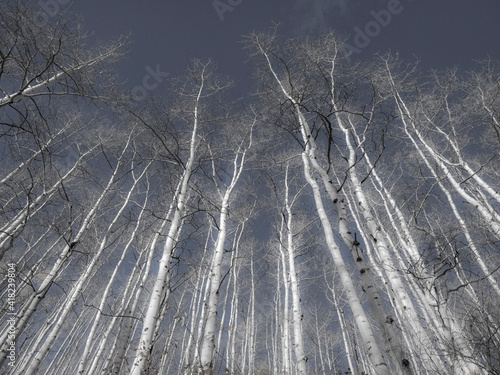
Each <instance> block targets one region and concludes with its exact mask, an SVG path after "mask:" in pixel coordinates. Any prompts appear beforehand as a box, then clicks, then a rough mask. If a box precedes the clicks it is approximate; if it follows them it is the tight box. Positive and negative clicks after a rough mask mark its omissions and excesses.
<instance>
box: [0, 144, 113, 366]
mask: <svg viewBox="0 0 500 375" xmlns="http://www.w3.org/2000/svg"><path fill="white" fill-rule="evenodd" d="M89 152H90V150H89ZM82 158H83V156H82V157H81V158H80V159H78V161H77V162H76V163H75V165H74V166H73V168H71V169H70V170H69V171H68V172H67V173H66V175H65V176H69V175H70V174H71V173H72V172H73V170H74V169H75V168H76V167H77V166H78V165H79V163H80V162H81V160H82ZM115 171H116V170H115ZM114 178H115V174H113V175H112V176H111V178H110V179H109V181H108V184H107V186H106V187H105V189H104V190H103V192H102V193H101V195H100V196H99V197H98V199H97V201H96V202H95V203H94V205H93V206H92V208H91V209H90V211H89V212H88V214H87V215H86V217H85V219H84V221H83V223H82V224H81V226H80V229H79V231H78V233H77V234H76V236H75V237H74V238H73V239H72V242H71V243H68V244H66V245H65V247H64V249H63V250H62V252H61V253H60V254H59V256H58V258H57V260H56V262H55V263H54V265H53V266H52V269H51V270H50V271H49V273H48V274H47V276H46V277H45V278H44V280H43V281H42V283H41V284H40V286H39V287H38V289H37V291H36V292H35V293H33V294H32V295H31V296H30V297H29V298H28V300H27V302H26V303H25V307H24V309H23V311H22V312H21V313H20V314H18V315H17V318H18V321H17V324H16V334H15V335H16V338H17V337H18V336H19V334H20V333H21V332H22V331H23V330H24V327H25V326H26V324H27V322H28V320H29V319H30V318H31V317H32V316H33V314H34V313H35V311H36V309H37V307H38V304H39V303H40V301H41V300H42V299H43V298H44V297H45V294H46V293H47V291H48V289H49V288H50V287H51V286H52V284H53V283H54V281H55V279H56V278H57V276H58V275H59V273H60V271H61V269H62V268H63V266H64V265H65V264H66V262H67V260H68V259H69V258H70V257H71V254H72V252H73V250H74V248H75V247H76V246H77V244H78V242H79V241H80V240H81V238H82V236H83V235H84V233H85V232H86V230H87V228H88V226H89V225H90V222H91V220H92V218H93V217H94V215H95V214H96V212H97V210H98V209H99V207H100V205H101V203H102V201H103V199H104V197H105V196H106V195H107V193H108V192H109V190H110V189H111V186H112V184H113V182H114ZM60 183H61V181H58V183H56V185H57V186H59V185H60ZM56 185H55V186H53V189H57V186H56ZM51 190H52V189H51ZM53 193H54V192H52V194H53ZM7 334H8V332H5V333H4V334H3V335H2V337H0V347H1V348H2V350H1V352H0V367H1V366H2V364H3V362H4V361H5V359H6V357H7V349H6V347H7Z"/></svg>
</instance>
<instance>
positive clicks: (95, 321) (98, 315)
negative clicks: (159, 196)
mask: <svg viewBox="0 0 500 375" xmlns="http://www.w3.org/2000/svg"><path fill="white" fill-rule="evenodd" d="M150 166H151V163H149V164H148V165H146V167H144V169H143V170H142V172H141V174H140V175H139V176H138V177H136V176H135V172H134V164H132V165H131V169H132V176H133V179H134V182H133V184H132V186H131V187H130V189H129V192H128V194H127V196H126V197H125V199H124V201H123V204H122V206H121V208H120V210H119V211H118V212H117V214H116V216H115V219H114V220H113V221H112V222H111V223H110V225H109V226H108V230H107V232H106V234H105V235H104V238H103V239H102V241H101V246H100V247H99V250H98V252H97V254H96V257H98V256H99V254H100V253H102V251H103V250H104V248H105V247H106V245H107V242H108V237H109V235H110V233H111V230H112V229H113V227H114V226H115V223H116V222H117V220H118V218H119V217H120V216H121V214H122V213H123V211H124V210H125V208H126V207H127V206H128V204H129V201H130V198H131V196H132V193H133V192H135V188H136V186H137V184H138V183H139V182H140V181H141V180H142V178H143V177H144V175H145V173H146V171H147V170H148V168H149V167H150ZM146 203H147V199H146V201H145V204H144V205H146ZM143 213H144V210H141V212H140V214H139V217H138V218H137V223H136V226H135V228H134V230H133V231H132V233H131V236H130V238H129V241H128V242H127V244H126V245H125V246H124V248H123V251H122V255H121V257H120V259H119V261H118V263H117V264H116V266H115V269H114V270H113V273H112V274H111V276H110V278H109V282H108V284H107V285H106V288H105V289H104V291H103V292H102V299H101V302H100V304H99V307H98V309H97V313H96V315H95V317H94V319H93V324H92V328H91V329H90V332H89V333H88V335H87V341H86V343H85V348H84V350H83V353H82V354H81V356H80V361H79V365H78V370H77V374H78V375H82V374H84V372H85V368H86V364H87V357H88V355H89V352H90V346H91V344H92V342H93V341H94V335H95V333H96V329H97V326H98V325H99V323H100V320H101V316H102V313H101V312H102V311H103V310H104V308H105V305H106V303H107V298H108V294H109V292H110V290H111V286H112V284H113V282H114V280H115V278H116V277H117V275H118V270H119V268H120V266H121V264H122V263H123V261H124V260H125V256H126V254H127V251H128V249H129V247H130V245H131V244H132V241H133V240H134V236H135V234H136V233H137V230H138V228H139V225H140V223H141V218H142V215H143ZM94 259H95V258H94Z"/></svg>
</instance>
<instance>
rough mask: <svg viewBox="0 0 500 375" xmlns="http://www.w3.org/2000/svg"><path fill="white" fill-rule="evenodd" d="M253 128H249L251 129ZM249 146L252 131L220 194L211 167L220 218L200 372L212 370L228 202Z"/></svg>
mask: <svg viewBox="0 0 500 375" xmlns="http://www.w3.org/2000/svg"><path fill="white" fill-rule="evenodd" d="M252 127H253V125H252ZM251 146H252V129H250V135H249V144H248V146H244V145H242V144H241V145H240V146H239V147H238V150H237V151H236V154H235V156H234V160H233V165H232V168H233V174H232V176H231V182H230V183H229V185H228V186H227V187H226V189H225V191H224V192H223V191H222V190H221V189H220V188H219V186H218V184H217V182H216V175H215V174H216V171H215V167H213V174H214V175H213V179H214V182H215V185H216V187H217V190H218V193H219V197H220V198H221V199H222V201H221V203H220V215H219V223H218V228H219V230H218V233H217V240H216V244H215V249H214V255H213V258H212V264H211V266H210V275H209V283H210V291H209V296H208V301H207V320H206V322H205V328H204V332H203V341H202V343H201V345H200V347H201V349H200V362H201V366H202V370H203V371H210V370H211V369H212V368H213V366H214V350H215V333H216V329H217V310H218V303H219V294H220V286H221V285H220V282H221V276H222V275H221V274H222V261H223V255H224V245H225V243H226V237H227V224H228V214H229V200H230V198H231V195H232V193H233V191H234V188H235V187H236V184H237V183H238V180H239V179H240V176H241V173H242V172H243V168H244V166H245V157H246V154H247V151H248V149H249V148H250V147H251Z"/></svg>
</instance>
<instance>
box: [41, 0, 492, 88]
mask: <svg viewBox="0 0 500 375" xmlns="http://www.w3.org/2000/svg"><path fill="white" fill-rule="evenodd" d="M42 1H43V0H42ZM42 1H39V2H38V5H39V6H40V4H41V3H42ZM46 1H57V0H46ZM59 1H60V2H61V3H65V2H66V0H64V1H62V0H59ZM231 4H232V5H231ZM60 7H61V9H63V8H69V9H70V10H71V11H73V12H76V13H78V14H81V15H82V16H83V18H84V20H85V24H86V29H87V30H88V31H89V32H90V33H92V34H93V37H94V38H97V39H100V40H107V39H109V38H112V37H116V36H119V35H120V34H128V33H131V34H132V40H133V44H132V45H131V46H130V53H129V54H128V56H127V57H126V59H125V60H124V61H123V62H122V63H120V65H119V71H120V77H121V78H122V79H123V80H126V81H127V83H126V85H127V86H129V88H132V87H134V86H136V85H138V84H140V83H141V81H142V79H143V77H144V76H145V75H146V74H147V67H152V68H156V67H158V66H159V69H160V70H161V71H163V72H168V73H169V74H172V75H174V76H175V75H178V74H181V73H182V72H183V71H184V69H185V67H186V61H188V60H190V59H192V58H209V57H211V58H213V60H214V61H215V62H216V63H217V64H218V66H219V71H220V73H221V74H225V75H229V76H230V77H231V78H232V79H234V80H236V81H238V82H240V83H239V84H240V86H241V88H245V87H247V85H248V83H249V82H250V77H251V74H252V71H253V66H252V64H251V63H248V62H247V60H248V58H247V55H246V52H245V51H243V50H242V48H241V47H242V45H241V43H240V41H241V38H242V36H243V35H245V34H248V33H250V32H252V31H262V30H266V29H269V28H270V27H272V25H273V23H279V24H280V25H281V31H282V34H283V36H285V37H286V36H298V35H304V34H306V33H308V34H318V33H321V32H326V31H329V30H335V31H337V32H339V33H342V34H344V35H347V36H349V43H350V45H352V46H353V47H355V48H356V50H358V53H357V54H356V55H355V57H356V58H363V59H365V58H366V59H369V58H370V57H371V56H372V55H373V54H374V53H376V52H378V51H382V52H383V51H387V50H391V51H393V52H398V53H399V54H400V56H401V57H403V58H404V59H413V60H414V59H415V58H418V59H419V60H420V61H421V66H422V67H424V68H428V69H429V68H444V67H451V66H454V65H458V66H461V67H463V68H470V67H471V66H472V64H473V63H472V61H473V59H483V58H485V57H487V56H490V57H492V58H493V59H497V60H500V48H499V46H498V39H499V37H500V22H499V21H498V15H499V14H500V1H498V0H421V1H418V0H370V1H369V0H364V1H361V0H289V1H285V0H260V1H257V0H255V1H251V0H216V1H214V0H204V1H200V0H180V1H164V0H147V1H142V2H139V1H136V0H104V1H103V0H99V1H97V0H88V1H85V2H83V1H82V2H78V3H77V2H75V3H73V4H71V5H69V4H64V5H63V4H61V5H60ZM388 14H389V15H390V17H388ZM377 24H378V26H377ZM360 31H361V32H362V33H365V36H364V37H363V36H360V35H359V34H360ZM366 33H368V34H370V35H371V36H369V35H367V34H366ZM356 42H357V43H356ZM365 45H366V46H365ZM357 46H363V47H362V48H357ZM165 90H166V88H165ZM155 94H159V95H161V94H162V87H161V85H159V87H158V89H155Z"/></svg>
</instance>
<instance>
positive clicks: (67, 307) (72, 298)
mask: <svg viewBox="0 0 500 375" xmlns="http://www.w3.org/2000/svg"><path fill="white" fill-rule="evenodd" d="M131 135H132V133H131ZM130 141H131V137H129V138H128V140H127V142H126V144H125V147H124V149H123V152H122V155H121V156H120V158H119V159H118V162H117V165H116V167H115V169H114V171H113V173H112V177H111V179H110V180H109V184H108V186H107V190H109V188H110V187H111V185H112V184H113V183H114V182H115V179H116V176H117V174H118V171H119V170H120V167H121V165H122V163H123V161H122V157H123V156H124V154H125V151H126V150H127V149H128V147H129V144H130ZM146 170H147V167H146V168H145V169H144V170H143V173H142V175H141V177H142V176H143V175H144V173H145V172H146ZM141 177H139V179H137V180H135V181H134V183H133V184H132V187H131V188H130V190H129V192H128V194H127V196H126V198H125V199H124V201H123V203H122V206H121V207H120V209H119V210H118V212H117V214H116V215H115V217H114V218H113V220H112V221H111V223H110V224H109V226H108V228H107V231H106V233H105V235H104V237H103V239H102V240H101V243H100V244H99V248H98V249H97V251H96V252H95V253H94V254H93V257H92V259H91V261H90V262H89V264H88V265H87V266H86V268H85V271H84V272H83V274H82V275H81V276H80V277H79V279H78V281H77V282H76V284H75V285H74V286H73V288H72V290H71V292H70V293H69V296H68V298H67V300H66V302H65V303H64V304H63V307H62V309H61V313H60V314H58V316H57V320H56V321H55V323H54V327H53V328H52V329H51V331H50V332H49V333H48V337H47V339H45V341H44V343H43V345H42V346H41V347H40V348H38V347H37V348H36V350H37V351H36V354H35V353H34V354H35V355H34V357H33V359H32V361H31V364H30V366H29V367H28V368H27V369H25V374H26V375H33V374H35V373H36V372H37V371H38V368H39V367H40V365H41V364H42V362H43V360H44V359H45V357H46V356H47V355H48V353H49V350H50V349H51V348H52V345H53V344H54V342H55V340H56V339H57V337H58V335H59V332H60V331H61V329H62V327H63V325H64V323H65V322H66V318H67V317H68V315H69V314H70V312H71V310H72V309H73V306H74V305H75V304H76V303H77V302H78V300H79V298H80V295H81V293H82V291H83V289H84V285H85V284H86V282H87V281H88V280H89V278H90V277H91V275H92V274H93V273H94V267H95V266H96V264H97V262H98V261H99V260H100V258H101V255H102V253H103V252H104V249H105V248H106V245H107V243H108V238H109V235H110V234H111V230H112V229H113V228H114V226H115V224H116V222H117V221H118V219H119V218H120V216H121V214H122V213H123V211H124V210H125V208H126V207H127V206H128V204H129V202H130V198H131V196H132V193H133V192H134V190H135V187H136V185H137V183H138V182H139V180H140V178H141ZM101 197H103V195H101ZM85 354H86V353H85ZM82 366H83V365H82V364H81V366H80V368H79V370H78V371H79V372H78V373H79V374H81V372H80V369H81V370H82V371H83V368H82Z"/></svg>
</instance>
